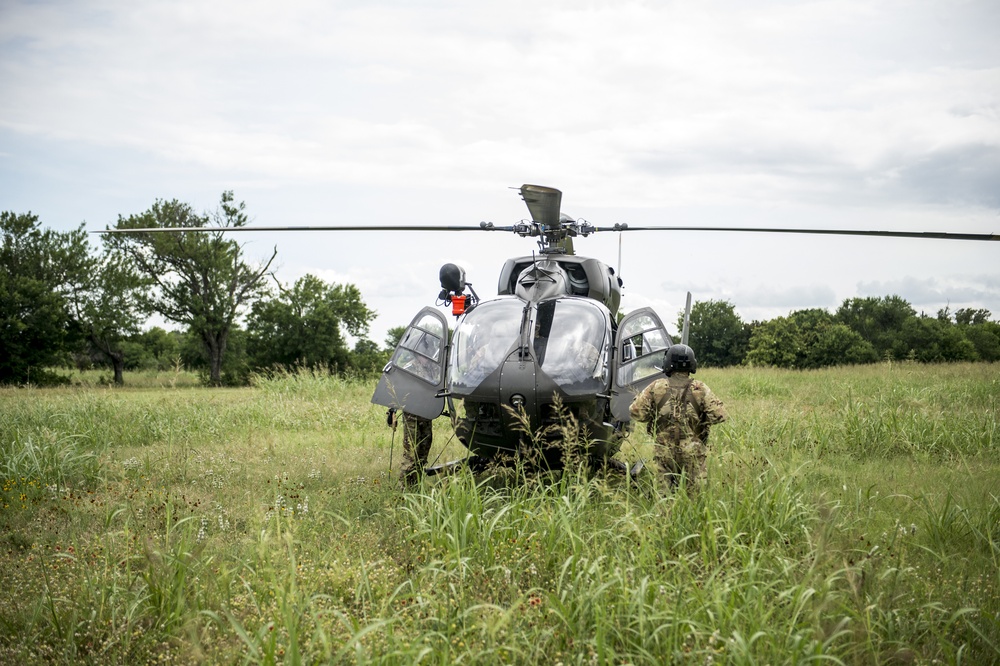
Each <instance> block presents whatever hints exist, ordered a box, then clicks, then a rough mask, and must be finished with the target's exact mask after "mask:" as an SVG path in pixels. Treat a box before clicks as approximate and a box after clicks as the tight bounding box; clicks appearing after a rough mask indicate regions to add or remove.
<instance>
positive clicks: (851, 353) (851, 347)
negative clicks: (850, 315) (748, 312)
mask: <svg viewBox="0 0 1000 666" xmlns="http://www.w3.org/2000/svg"><path fill="white" fill-rule="evenodd" d="M749 346H750V350H749V352H748V353H747V356H746V363H747V364H748V365H765V366H766V365H769V366H774V367H777V368H793V369H798V370H805V369H813V368H825V367H829V366H832V365H845V364H862V363H872V362H874V361H876V360H877V358H876V355H875V351H874V349H873V348H872V346H871V345H870V344H869V343H868V342H866V341H865V340H863V339H862V338H861V336H860V335H858V334H857V333H856V332H854V331H852V330H851V329H849V328H848V327H847V326H845V325H844V324H841V323H838V322H837V321H836V320H835V319H834V317H833V315H831V314H830V313H829V312H827V311H826V310H823V309H819V308H814V309H810V310H799V311H797V312H793V313H791V314H790V315H789V316H788V317H778V318H776V319H772V320H771V321H767V322H764V323H762V324H759V325H757V326H756V327H754V330H753V334H752V335H751V337H750V345H749Z"/></svg>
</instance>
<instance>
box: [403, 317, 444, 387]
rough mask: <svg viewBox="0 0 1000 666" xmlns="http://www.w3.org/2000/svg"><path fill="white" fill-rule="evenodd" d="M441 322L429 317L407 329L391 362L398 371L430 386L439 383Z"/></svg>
mask: <svg viewBox="0 0 1000 666" xmlns="http://www.w3.org/2000/svg"><path fill="white" fill-rule="evenodd" d="M443 336H444V331H443V330H442V327H441V322H440V321H439V320H438V319H436V318H434V317H431V316H426V317H423V318H422V319H421V320H420V321H418V322H417V323H416V325H414V326H411V327H410V328H409V329H407V331H406V334H405V335H404V336H403V339H402V340H400V342H399V347H398V348H397V349H396V355H395V357H394V358H393V360H392V363H393V365H395V366H396V367H397V368H399V369H400V370H404V371H406V372H408V373H410V374H411V375H416V376H417V377H419V378H420V379H423V380H424V381H427V382H430V383H431V384H437V383H439V382H440V381H441V364H440V363H439V360H440V357H441V338H442V337H443Z"/></svg>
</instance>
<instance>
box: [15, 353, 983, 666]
mask: <svg viewBox="0 0 1000 666" xmlns="http://www.w3.org/2000/svg"><path fill="white" fill-rule="evenodd" d="M706 373H707V374H706V377H705V379H706V381H707V382H708V383H709V384H710V385H711V386H712V388H713V391H714V392H716V393H718V394H719V395H720V396H721V397H722V398H723V399H724V400H726V403H727V407H728V408H729V412H730V416H731V421H730V422H727V423H726V424H724V425H722V426H720V427H719V428H718V430H713V442H714V448H713V451H712V452H711V454H710V457H709V465H710V471H709V479H710V482H709V484H708V486H707V487H706V488H705V489H704V490H703V492H702V493H701V494H700V495H699V496H698V498H697V499H695V500H691V499H690V498H688V496H687V495H686V494H683V493H681V494H671V493H669V492H666V489H665V488H662V487H660V484H659V483H658V480H657V477H656V475H655V474H654V473H653V472H652V471H647V472H644V473H643V474H642V475H641V476H640V478H639V480H638V481H637V482H635V483H632V482H628V481H627V480H626V479H624V478H622V477H618V476H613V475H612V476H604V475H590V474H588V473H586V472H585V471H584V470H582V469H575V468H574V469H571V470H569V471H567V472H565V473H563V474H561V475H553V476H537V475H533V474H530V473H525V471H524V470H519V469H514V470H511V471H509V472H506V473H503V474H501V473H498V474H497V475H495V476H482V477H478V478H477V477H473V476H471V475H468V474H464V473H460V474H458V475H455V476H451V477H445V478H440V477H437V478H429V479H425V480H424V482H423V483H422V484H421V485H420V486H418V487H417V488H416V489H415V491H414V492H409V493H406V494H401V493H400V492H399V490H398V489H397V488H396V484H395V483H394V479H390V478H389V476H388V475H387V471H386V468H387V467H388V464H389V455H390V450H391V447H392V440H391V434H390V432H389V431H388V430H386V428H385V424H384V412H383V410H381V409H380V408H378V407H375V406H372V405H371V404H370V403H369V398H370V395H371V385H370V383H366V382H358V381H355V380H349V379H344V378H341V377H337V376H331V375H330V374H329V373H328V372H325V371H322V370H321V371H316V372H313V371H308V370H305V369H299V370H298V371H295V372H276V373H272V374H270V375H268V376H266V377H260V376H258V377H255V379H254V382H255V383H254V387H253V388H239V389H230V390H224V391H222V390H215V389H206V388H192V389H186V390H172V389H162V390H155V391H154V390H150V389H142V390H137V389H135V388H132V387H128V388H124V389H117V390H114V391H109V390H104V389H93V390H81V389H73V390H59V389H56V390H44V391H43V390H37V389H28V390H23V389H18V390H14V389H8V390H0V443H3V447H4V448H3V449H2V453H3V458H2V459H0V463H2V464H0V477H5V478H0V587H2V589H4V590H5V591H6V592H7V593H8V595H9V596H11V597H12V598H16V599H18V603H16V604H0V626H2V627H3V631H0V662H3V663H159V662H173V663H250V664H257V663H267V664H275V663H282V662H285V663H346V662H351V663H387V664H389V663H420V662H431V663H556V662H559V661H561V662H563V663H623V662H625V663H634V664H659V663H709V662H711V663H786V662H789V663H803V662H808V661H816V662H831V663H852V664H854V663H858V664H862V663H896V662H903V663H923V662H927V663H932V662H935V661H937V662H940V663H958V662H962V663H994V662H996V661H997V658H998V657H1000V625H998V624H997V622H996V618H997V617H998V616H1000V601H998V600H1000V594H998V591H1000V577H998V573H997V572H1000V530H998V525H1000V522H998V520H1000V498H998V496H997V493H996V478H997V473H998V466H997V462H996V461H997V453H998V451H997V446H998V442H1000V437H998V433H1000V421H998V416H997V415H998V414H1000V404H998V400H1000V392H998V391H997V379H996V372H995V368H993V367H991V366H987V365H985V364H982V363H979V364H955V365H933V366H928V365H919V364H891V365H888V364H880V365H871V366H864V367H855V368H851V369H825V370H818V371H816V372H810V373H798V372H794V373H793V372H787V371H779V370H775V369H770V368H764V369H759V368H745V367H744V368H731V369H726V370H717V369H710V368H709V369H706ZM852 415H857V417H856V418H855V419H854V421H850V419H851V418H852ZM441 421H444V420H443V419H442V420H441ZM436 425H437V428H436V430H437V432H436V434H437V438H436V440H435V447H434V450H433V451H432V459H433V457H434V456H435V455H436V454H437V453H438V452H439V451H444V452H445V453H444V456H445V458H444V459H451V458H454V457H458V455H460V453H459V452H458V451H454V450H452V448H451V447H453V446H454V445H453V443H451V442H449V437H450V435H451V433H450V432H449V431H448V430H449V429H448V427H447V425H446V424H445V423H442V422H440V421H439V423H438V424H436ZM8 442H10V443H11V444H10V445H8V444H7V443H8ZM395 444H396V446H397V447H398V444H399V440H398V437H397V439H396V441H395ZM28 449H33V450H34V451H35V452H36V453H37V456H38V459H39V461H40V464H38V465H34V466H33V465H32V464H29V463H28V460H29V459H30V456H31V455H33V454H26V453H25V451H26V450H28ZM625 449H626V451H627V452H629V458H630V459H636V458H638V457H640V456H642V457H645V458H647V459H648V458H649V455H650V452H651V450H652V445H651V444H650V442H649V441H648V438H646V437H645V436H644V435H642V434H641V433H635V434H633V435H632V436H631V437H630V440H629V441H628V442H627V443H626V446H625ZM61 452H70V453H73V454H74V455H77V456H81V455H84V454H89V456H88V457H86V458H80V459H79V460H78V461H76V462H73V461H72V460H71V458H72V456H66V457H60V456H62V453H61ZM396 455H397V456H398V448H397V450H396ZM44 456H49V457H48V458H47V460H43V458H44ZM63 460H65V462H63ZM59 469H62V470H63V472H62V477H61V478H62V481H59V478H60V476H59V474H60V473H59V472H58V471H54V470H59ZM12 470H13V471H14V473H16V474H20V475H23V476H24V477H26V478H23V479H22V478H20V477H18V478H11V477H10V475H11V473H12ZM47 470H48V471H47ZM40 478H44V479H45V481H44V482H42V481H40V480H39V479H40ZM46 485H50V486H52V487H51V488H46Z"/></svg>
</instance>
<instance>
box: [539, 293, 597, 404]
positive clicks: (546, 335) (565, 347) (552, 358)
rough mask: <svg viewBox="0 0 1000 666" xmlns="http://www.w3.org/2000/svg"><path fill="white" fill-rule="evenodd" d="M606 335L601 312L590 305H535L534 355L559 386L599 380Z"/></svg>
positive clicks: (555, 302)
mask: <svg viewBox="0 0 1000 666" xmlns="http://www.w3.org/2000/svg"><path fill="white" fill-rule="evenodd" d="M608 335H609V332H608V326H607V323H606V318H605V316H604V313H603V312H602V310H601V309H600V308H598V307H596V306H595V305H593V304H592V303H589V302H587V301H584V300H576V299H565V298H560V299H554V300H551V301H545V302H543V303H539V304H538V315H537V317H536V319H535V337H534V348H535V354H536V355H537V357H538V363H539V365H540V366H541V368H542V370H544V371H545V374H547V375H548V376H549V377H551V378H552V379H554V380H555V381H556V382H558V383H559V384H576V383H580V382H587V381H589V380H600V381H603V380H604V378H605V377H606V375H605V372H606V367H607V365H606V354H607V349H608Z"/></svg>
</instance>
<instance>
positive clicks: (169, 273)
mask: <svg viewBox="0 0 1000 666" xmlns="http://www.w3.org/2000/svg"><path fill="white" fill-rule="evenodd" d="M247 221H248V217H247V213H246V205H245V204H244V203H242V202H240V203H237V202H236V201H235V200H234V198H233V193H232V192H224V193H223V194H222V198H221V201H220V204H219V207H218V208H217V209H216V210H215V211H214V212H211V213H206V214H199V213H197V212H196V211H194V209H193V208H192V207H191V206H189V205H188V204H185V203H181V202H179V201H177V200H171V201H164V200H158V201H156V202H155V203H154V204H153V206H152V207H151V208H150V209H149V210H147V211H145V212H143V213H141V214H138V215H130V216H128V217H124V216H119V217H118V220H117V222H116V224H115V225H114V226H113V227H112V228H113V229H138V228H162V229H170V228H183V227H200V228H205V229H206V231H205V232H186V233H185V232H173V233H158V232H136V233H128V234H106V235H103V236H102V237H101V247H100V248H93V247H91V245H90V242H89V241H88V238H87V234H86V232H85V231H84V228H83V225H82V224H81V225H80V227H79V228H77V229H75V230H72V231H68V232H59V231H53V230H51V229H46V228H43V227H42V226H41V224H40V222H39V220H38V217H37V216H36V215H32V214H31V213H26V214H17V213H13V212H2V213H0V233H2V245H0V349H2V350H3V353H0V384H22V383H35V384H44V383H50V382H55V381H58V375H57V374H55V373H53V372H52V371H51V368H53V367H58V366H66V365H70V364H74V363H75V364H77V365H86V364H88V363H96V364H100V365H107V366H110V367H111V368H112V369H113V373H114V382H115V383H116V384H121V383H123V381H124V379H123V371H124V370H125V369H127V368H128V369H136V368H140V367H147V368H150V367H158V368H166V367H172V366H175V365H177V364H180V363H183V364H184V365H185V366H187V367H194V368H200V369H201V370H202V371H203V373H204V379H205V382H206V383H208V384H211V385H216V386H217V385H221V384H223V383H229V384H237V383H243V382H245V381H246V379H247V377H248V376H249V374H250V372H252V371H259V370H262V369H268V368H273V367H275V366H278V365H284V366H292V365H296V364H304V365H308V366H311V367H323V368H326V369H328V370H329V371H330V372H337V373H349V372H359V373H367V372H372V371H375V370H377V369H380V368H381V367H382V364H383V363H384V361H385V358H386V355H387V352H386V350H385V349H383V348H381V347H380V346H379V345H378V344H376V343H374V342H373V341H371V340H369V339H368V338H367V333H368V329H369V326H370V324H371V322H372V320H373V319H374V317H375V314H376V313H375V312H374V311H373V310H371V309H369V308H368V307H367V306H366V305H365V303H364V301H363V299H362V297H361V292H360V291H359V290H358V289H357V287H355V286H354V285H351V284H328V283H326V282H324V281H323V280H321V279H320V278H318V277H316V276H314V275H306V276H304V277H302V278H300V279H299V280H297V281H296V282H295V283H294V284H292V285H283V284H281V283H280V282H279V281H278V280H277V279H276V278H275V277H274V274H273V272H272V271H271V266H272V264H273V262H274V259H275V257H276V256H277V248H275V249H274V250H273V251H272V252H271V253H270V257H269V258H267V259H264V260H261V261H256V262H255V261H251V260H249V259H248V258H247V256H246V253H245V252H244V247H243V245H241V244H239V243H237V242H236V241H234V240H232V239H231V238H230V237H228V236H227V235H226V233H225V231H224V229H226V228H233V227H242V226H245V225H246V224H247ZM153 314H157V315H159V316H161V317H162V318H163V319H165V320H167V321H170V322H173V323H175V324H178V325H179V326H180V327H181V330H180V331H169V332H168V331H165V330H163V329H162V328H157V327H154V328H151V329H149V330H146V331H143V330H142V328H143V326H144V325H145V324H146V322H147V321H148V320H149V318H150V316H151V315H153ZM241 321H242V322H245V323H244V325H242V326H241V325H240V322H241ZM346 334H350V335H351V336H353V337H354V338H355V339H356V342H355V343H354V345H353V348H352V347H349V343H348V338H347V337H346Z"/></svg>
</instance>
